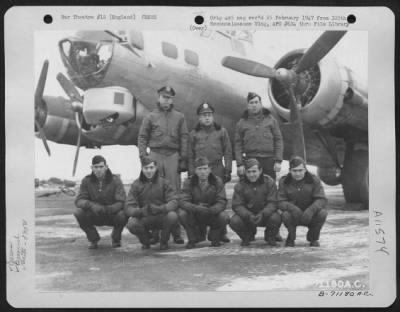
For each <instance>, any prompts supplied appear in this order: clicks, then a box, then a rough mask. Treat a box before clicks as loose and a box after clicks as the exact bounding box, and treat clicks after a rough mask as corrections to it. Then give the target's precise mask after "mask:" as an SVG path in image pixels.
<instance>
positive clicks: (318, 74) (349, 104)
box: [268, 50, 368, 131]
mask: <svg viewBox="0 0 400 312" xmlns="http://www.w3.org/2000/svg"><path fill="white" fill-rule="evenodd" d="M304 52H305V50H295V51H292V52H289V53H288V54H286V55H285V56H283V57H282V58H281V59H280V60H279V61H278V63H277V64H276V65H275V68H287V69H290V68H292V67H293V66H294V64H296V63H297V62H298V61H299V60H300V58H301V57H302V55H303V54H304ZM300 77H301V78H300V79H301V80H302V83H301V84H300V83H299V85H298V86H297V87H295V93H296V94H298V95H299V99H300V101H301V106H302V107H301V109H300V113H301V116H302V119H303V122H304V123H306V124H308V125H311V126H317V127H322V128H332V127H336V126H340V125H351V126H354V127H356V128H359V129H361V130H365V131H367V130H368V122H367V120H368V97H367V96H368V95H367V88H366V86H365V85H364V84H363V83H361V82H360V80H359V79H356V77H355V75H354V73H353V72H352V71H351V70H350V69H348V68H346V67H344V66H342V65H340V64H338V63H337V62H336V60H335V59H334V58H332V57H329V56H326V57H324V58H323V59H322V60H321V61H320V62H319V63H318V64H317V65H315V66H313V67H311V68H309V69H307V70H305V71H304V72H302V73H301V74H300ZM268 93H269V97H270V99H271V104H272V106H274V108H275V109H276V111H277V112H278V114H279V116H280V117H281V118H282V119H283V120H285V121H289V119H290V111H289V103H290V99H289V95H288V93H287V92H286V88H285V87H284V86H282V84H281V83H280V82H279V81H277V80H276V79H273V80H271V82H270V84H269V88H268Z"/></svg>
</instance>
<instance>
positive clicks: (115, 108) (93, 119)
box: [83, 86, 136, 125]
mask: <svg viewBox="0 0 400 312" xmlns="http://www.w3.org/2000/svg"><path fill="white" fill-rule="evenodd" d="M135 114H136V105H135V98H134V97H133V95H132V94H131V93H130V92H129V90H128V89H125V88H122V87H117V86H113V87H106V88H92V89H88V90H86V91H85V96H84V102H83V116H84V117H85V121H86V123H88V124H90V125H100V124H104V123H110V124H111V123H112V124H114V125H118V124H123V123H125V122H127V121H129V120H132V119H133V118H135Z"/></svg>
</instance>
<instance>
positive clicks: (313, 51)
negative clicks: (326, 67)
mask: <svg viewBox="0 0 400 312" xmlns="http://www.w3.org/2000/svg"><path fill="white" fill-rule="evenodd" d="M345 33H346V31H345V30H344V31H343V30H337V31H336V30H335V31H325V32H324V33H323V34H322V35H321V36H320V37H319V38H318V39H317V40H316V41H315V42H314V43H313V45H312V46H311V47H310V48H309V49H308V50H307V52H306V53H305V54H304V55H303V57H302V58H301V59H300V62H299V63H298V65H297V68H296V69H295V71H296V73H297V74H298V73H301V72H302V71H304V70H306V69H307V68H310V67H312V66H314V65H316V64H317V63H318V62H319V61H320V60H321V59H322V58H323V57H324V56H325V55H326V54H328V52H329V51H330V50H332V48H333V47H334V46H335V45H336V44H337V43H338V42H339V40H340V39H342V37H343V36H344V35H345Z"/></svg>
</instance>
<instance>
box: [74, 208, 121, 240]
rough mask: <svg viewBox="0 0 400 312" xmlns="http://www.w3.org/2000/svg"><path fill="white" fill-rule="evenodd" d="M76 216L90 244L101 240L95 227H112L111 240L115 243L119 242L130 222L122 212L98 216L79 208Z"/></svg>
mask: <svg viewBox="0 0 400 312" xmlns="http://www.w3.org/2000/svg"><path fill="white" fill-rule="evenodd" d="M74 216H75V218H76V220H77V221H78V224H79V226H80V228H81V229H82V230H83V231H84V232H85V233H86V237H87V239H88V240H89V241H90V242H98V241H99V240H100V235H99V232H97V229H96V227H95V226H112V227H113V230H112V232H111V238H112V240H113V241H116V242H119V241H120V240H121V233H122V231H123V229H124V227H125V225H126V223H127V222H128V217H127V215H126V214H125V212H124V211H122V210H120V211H119V212H117V213H116V214H113V215H106V214H101V215H96V214H94V213H93V212H92V211H91V210H87V209H82V208H77V209H76V210H75V213H74Z"/></svg>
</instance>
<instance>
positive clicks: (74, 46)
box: [59, 39, 113, 87]
mask: <svg viewBox="0 0 400 312" xmlns="http://www.w3.org/2000/svg"><path fill="white" fill-rule="evenodd" d="M59 48H60V52H61V57H62V60H63V63H64V65H65V66H66V67H67V70H68V72H69V75H70V77H71V79H73V80H75V82H76V83H80V84H81V85H83V86H86V85H90V86H91V87H92V86H95V85H97V84H98V83H99V82H100V81H102V79H103V78H104V75H105V72H106V68H107V66H108V64H109V63H110V60H111V58H112V53H113V43H112V42H111V41H98V42H93V41H78V40H73V39H64V40H61V41H60V43H59Z"/></svg>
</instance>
